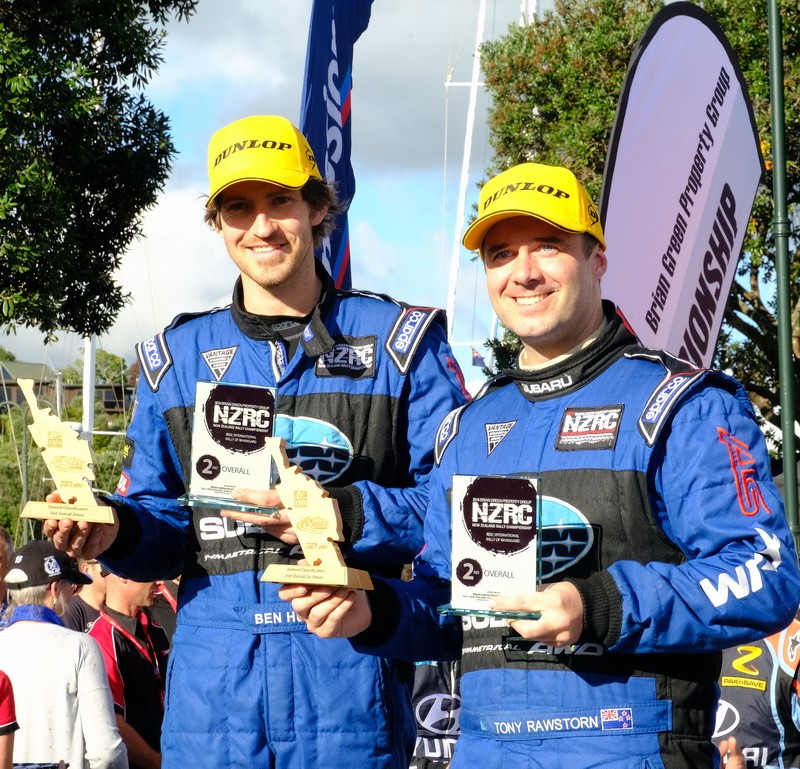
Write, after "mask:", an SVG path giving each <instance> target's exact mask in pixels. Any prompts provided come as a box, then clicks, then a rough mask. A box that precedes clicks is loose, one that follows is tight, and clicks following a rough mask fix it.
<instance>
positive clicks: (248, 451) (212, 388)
mask: <svg viewBox="0 0 800 769" xmlns="http://www.w3.org/2000/svg"><path fill="white" fill-rule="evenodd" d="M274 424H275V389H274V388H272V387H258V386H255V385H245V384H230V383H227V382H198V383H197V385H196V397H195V406H194V422H193V425H192V453H191V462H192V470H191V476H190V478H189V491H188V493H187V494H184V495H183V496H182V497H179V499H178V501H179V502H180V503H181V504H184V505H189V506H191V507H196V506H200V507H212V508H216V509H219V510H237V511H239V512H248V513H259V514H262V515H268V516H274V515H276V514H277V510H276V509H275V508H266V507H259V506H258V505H251V504H247V503H246V502H241V501H239V500H238V499H234V498H233V497H232V496H231V494H232V492H233V490H234V489H236V488H248V489H265V488H272V486H273V482H274V472H273V465H272V453H271V451H270V446H269V441H270V440H271V439H272V438H273V430H274Z"/></svg>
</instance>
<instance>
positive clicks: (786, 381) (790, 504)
mask: <svg viewBox="0 0 800 769" xmlns="http://www.w3.org/2000/svg"><path fill="white" fill-rule="evenodd" d="M767 19H768V36H769V90H770V115H771V118H772V120H771V122H772V197H773V204H774V206H775V218H774V220H773V236H774V238H775V270H776V275H777V282H778V287H777V290H778V295H777V297H778V375H779V380H780V388H781V397H780V401H781V428H782V430H783V494H784V503H785V507H786V518H787V520H788V521H789V527H790V528H791V530H792V536H793V537H794V542H795V546H796V547H798V546H800V526H798V516H797V461H796V459H795V426H794V376H793V372H792V369H793V359H794V355H793V353H792V304H791V298H790V296H789V279H790V278H789V232H790V226H789V217H788V212H787V204H786V152H785V139H784V126H785V117H786V116H785V112H784V104H783V51H782V47H783V46H782V41H783V32H782V29H781V15H780V10H779V8H778V0H768V2H767Z"/></svg>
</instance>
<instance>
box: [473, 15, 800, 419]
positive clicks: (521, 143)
mask: <svg viewBox="0 0 800 769" xmlns="http://www.w3.org/2000/svg"><path fill="white" fill-rule="evenodd" d="M701 4H702V5H703V7H704V8H705V9H706V10H707V11H708V12H709V13H710V14H711V15H712V16H713V17H714V18H715V19H716V20H717V21H718V22H719V24H720V26H721V27H722V29H723V31H724V32H725V35H726V37H727V38H728V40H729V41H730V44H731V46H732V48H733V49H734V51H735V53H736V55H737V57H738V59H739V64H740V66H741V68H742V71H743V73H744V76H745V79H746V81H747V83H748V87H749V89H750V95H751V97H752V101H753V109H754V113H755V116H756V123H757V126H758V131H759V136H760V138H761V140H762V148H763V149H764V150H765V155H767V157H769V151H770V147H771V144H770V142H771V140H772V126H771V116H770V102H769V71H768V62H767V55H768V53H767V52H768V35H767V11H766V3H752V2H750V0H705V2H703V3H701ZM781 6H782V7H781V13H782V19H783V54H784V56H783V61H784V67H785V77H784V93H785V99H786V156H787V158H788V159H789V163H788V169H787V191H788V203H789V211H790V219H791V222H792V230H791V241H790V251H791V252H792V253H791V254H790V256H791V257H793V258H792V259H791V263H792V268H791V269H792V274H791V302H792V327H793V344H794V372H795V386H794V391H795V393H798V392H800V363H798V360H800V302H799V301H798V298H799V296H800V260H799V259H798V257H800V253H798V250H800V240H799V239H798V225H799V221H798V220H799V219H800V217H799V216H798V214H800V209H799V208H798V204H800V4H798V3H782V4H781ZM661 7H662V4H661V3H660V2H653V1H652V0H556V3H555V8H554V10H553V11H552V12H547V13H545V15H544V17H543V18H542V19H539V20H535V21H533V22H532V23H531V24H529V25H527V26H524V27H517V26H514V27H511V28H509V31H508V33H507V34H506V35H505V36H503V37H501V38H499V39H498V40H496V41H494V42H490V43H486V44H485V45H484V46H483V50H482V55H481V63H482V67H483V71H484V76H485V81H486V86H487V88H488V90H489V92H490V94H491V96H492V98H493V107H492V109H491V111H490V114H489V127H490V141H491V143H492V145H493V147H494V150H495V156H494V160H493V163H492V167H491V168H490V169H489V172H490V173H494V172H496V171H498V170H501V169H504V168H507V167H509V166H511V165H513V164H515V163H521V162H526V161H536V162H540V163H554V164H563V165H566V166H568V167H570V168H572V169H573V170H574V171H575V173H576V175H577V176H578V177H579V178H580V179H581V181H582V182H583V183H584V184H585V185H586V187H587V189H588V190H589V192H590V193H591V194H592V195H593V196H594V197H595V198H597V197H598V195H599V192H600V189H601V184H602V173H603V169H604V165H605V158H606V151H607V148H608V145H609V140H610V136H611V129H612V126H613V121H614V116H615V113H616V106H617V101H618V99H619V95H620V92H621V88H622V83H623V80H624V77H625V74H626V71H627V66H628V61H629V58H630V56H631V54H632V53H633V49H634V47H635V45H636V43H637V41H638V40H639V38H640V37H641V35H642V33H643V32H644V30H645V28H646V27H647V25H648V24H649V23H650V21H651V20H652V18H653V16H654V15H655V14H656V12H657V11H658V10H659V9H660V8H661ZM768 165H769V164H768ZM763 182H764V183H763V185H762V186H761V187H760V189H759V193H758V196H757V198H756V201H755V204H754V206H753V214H752V217H751V222H750V227H749V228H748V232H747V235H746V238H745V243H744V253H743V256H742V258H741V260H740V262H739V267H738V276H737V280H736V281H735V284H734V287H733V289H732V291H731V296H730V300H729V302H728V305H727V309H726V314H725V326H724V328H723V333H722V335H721V338H720V343H719V344H718V345H717V351H716V357H715V363H716V365H718V366H720V367H722V368H725V369H730V370H732V371H733V373H734V375H735V376H736V377H737V378H738V379H740V381H742V383H743V384H744V385H745V387H746V388H747V390H748V393H749V394H750V397H751V398H752V400H753V402H754V403H755V404H756V405H757V406H758V407H759V408H760V410H761V413H762V414H763V416H764V418H765V419H767V420H768V421H769V422H771V423H772V424H775V425H776V426H779V417H778V415H777V414H776V410H778V405H779V393H778V389H779V388H778V374H777V371H778V349H777V317H776V306H775V296H774V288H773V287H774V281H775V261H774V241H773V236H772V218H773V215H774V214H773V207H772V192H771V191H772V178H771V173H770V172H769V171H768V173H767V175H766V177H765V179H764V180H763ZM500 344H502V342H501V343H500Z"/></svg>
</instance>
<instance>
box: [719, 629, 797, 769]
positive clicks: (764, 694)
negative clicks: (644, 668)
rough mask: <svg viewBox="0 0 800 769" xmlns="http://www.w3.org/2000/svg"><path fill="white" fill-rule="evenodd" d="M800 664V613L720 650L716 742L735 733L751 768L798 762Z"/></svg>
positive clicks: (749, 768)
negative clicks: (795, 690) (797, 681)
mask: <svg viewBox="0 0 800 769" xmlns="http://www.w3.org/2000/svg"><path fill="white" fill-rule="evenodd" d="M798 664H800V618H798V617H797V616H795V618H794V619H793V620H792V622H791V623H790V624H789V626H788V627H787V628H785V629H784V630H781V631H780V632H778V633H774V634H773V635H771V636H767V637H766V638H762V639H757V640H755V641H750V642H749V643H745V644H737V645H736V646H734V647H731V648H730V649H726V650H725V651H724V652H723V654H722V672H721V674H720V677H719V684H720V701H719V705H718V706H717V715H716V728H715V732H714V742H716V743H718V744H719V743H721V742H722V740H724V739H726V738H727V737H730V736H732V735H736V741H737V747H738V749H739V751H740V752H741V753H742V755H743V757H744V760H745V762H746V764H747V768H748V769H764V768H765V767H778V766H779V767H783V768H784V769H788V767H800V731H798V728H797V726H795V724H794V721H793V720H792V701H791V700H792V682H793V680H794V678H795V676H796V674H797V670H798Z"/></svg>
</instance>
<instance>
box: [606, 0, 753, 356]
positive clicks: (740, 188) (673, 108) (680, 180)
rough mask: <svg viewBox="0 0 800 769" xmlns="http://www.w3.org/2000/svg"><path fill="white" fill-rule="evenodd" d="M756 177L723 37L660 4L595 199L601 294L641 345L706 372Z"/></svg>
mask: <svg viewBox="0 0 800 769" xmlns="http://www.w3.org/2000/svg"><path fill="white" fill-rule="evenodd" d="M762 170H763V165H762V158H761V151H760V147H759V142H758V137H757V134H756V127H755V119H754V117H753V110H752V105H751V103H750V97H749V94H748V91H747V85H746V83H745V82H744V79H743V77H742V73H741V71H740V69H739V65H738V63H737V61H736V59H735V56H734V54H733V52H732V50H731V48H730V45H729V44H728V41H727V40H726V39H725V36H724V34H723V32H722V30H721V29H720V28H719V25H718V24H717V23H716V22H715V21H714V19H712V18H711V17H710V16H709V15H708V14H707V13H706V12H705V11H703V10H702V9H701V8H699V7H697V6H696V5H693V4H692V3H688V2H677V3H672V4H670V5H667V6H666V7H665V8H664V9H663V10H662V11H660V12H659V13H658V14H657V15H656V16H655V18H654V19H653V21H652V22H651V24H650V26H649V27H648V28H647V30H646V32H645V34H644V36H643V37H642V39H641V40H640V41H639V44H638V46H637V48H636V50H635V51H634V54H633V57H632V58H631V63H630V65H629V68H628V74H627V76H626V80H625V84H624V87H623V92H622V95H621V97H620V102H619V106H618V108H617V116H616V121H615V125H614V129H613V132H612V137H611V145H610V147H609V154H608V159H607V161H606V169H605V174H604V180H603V192H602V196H601V214H600V215H601V219H602V221H603V229H604V233H605V237H606V242H607V243H608V271H607V273H606V275H605V276H604V278H603V295H604V296H605V297H606V298H608V299H611V300H612V301H614V302H615V303H616V304H617V306H618V307H619V308H620V310H621V311H622V313H623V315H624V316H625V318H626V320H627V321H628V323H629V324H630V325H631V327H632V328H633V330H634V331H635V332H636V334H637V335H638V336H639V338H640V339H641V341H642V343H643V344H645V345H646V346H648V347H662V348H664V349H666V350H668V351H669V352H671V353H673V354H674V355H677V356H679V357H680V358H683V359H685V360H688V361H690V362H692V363H694V364H695V365H698V366H705V367H707V366H709V365H710V364H711V360H712V357H713V354H714V346H715V344H716V341H717V337H718V335H719V329H720V326H721V325H722V318H723V314H724V311H725V304H726V302H727V299H728V293H729V292H730V287H731V283H732V282H733V279H734V277H735V274H736V263H737V261H738V258H739V254H740V252H741V248H742V242H743V240H744V235H745V230H746V228H747V222H748V219H749V216H750V210H751V208H752V205H753V200H754V198H755V194H756V189H757V187H758V183H759V180H760V178H761V174H762Z"/></svg>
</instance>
